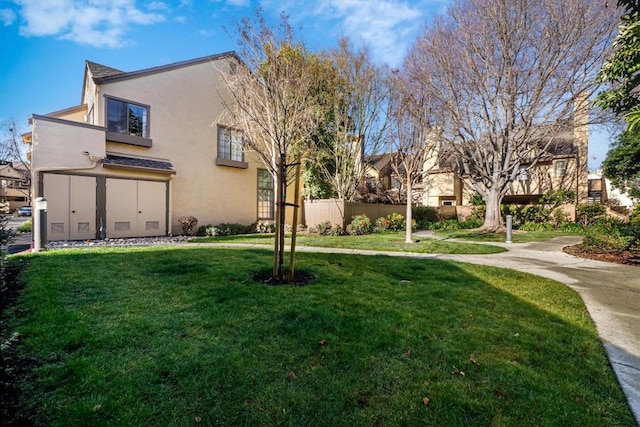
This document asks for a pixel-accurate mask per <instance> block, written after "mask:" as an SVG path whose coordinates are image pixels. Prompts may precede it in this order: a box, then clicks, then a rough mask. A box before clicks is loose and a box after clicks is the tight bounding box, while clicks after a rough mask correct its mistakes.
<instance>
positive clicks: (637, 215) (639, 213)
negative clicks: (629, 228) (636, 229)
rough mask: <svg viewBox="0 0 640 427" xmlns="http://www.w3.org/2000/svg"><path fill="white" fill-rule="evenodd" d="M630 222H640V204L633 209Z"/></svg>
mask: <svg viewBox="0 0 640 427" xmlns="http://www.w3.org/2000/svg"><path fill="white" fill-rule="evenodd" d="M629 222H631V223H632V224H635V223H640V205H638V206H637V207H636V208H635V209H634V210H633V211H631V216H630V217H629Z"/></svg>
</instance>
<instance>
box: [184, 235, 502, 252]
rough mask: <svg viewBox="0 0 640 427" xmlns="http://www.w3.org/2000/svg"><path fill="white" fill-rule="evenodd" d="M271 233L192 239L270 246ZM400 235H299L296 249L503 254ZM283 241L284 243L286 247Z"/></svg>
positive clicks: (483, 246) (491, 249)
mask: <svg viewBox="0 0 640 427" xmlns="http://www.w3.org/2000/svg"><path fill="white" fill-rule="evenodd" d="M273 238H274V237H273V234H247V235H240V236H216V237H208V238H196V239H192V242H202V243H248V244H256V245H273ZM404 239H405V235H404V232H397V233H382V234H367V235H364V236H319V235H317V234H299V235H298V236H297V240H296V241H297V243H296V244H297V245H298V246H316V247H327V248H345V249H366V250H375V251H394V252H416V253H430V254H495V253H500V252H505V251H506V249H504V248H501V247H499V246H491V245H486V244H475V243H461V242H445V241H441V240H435V239H429V238H427V237H420V236H414V237H413V240H414V243H405V242H404ZM289 242H290V238H289V237H288V238H287V242H286V244H289Z"/></svg>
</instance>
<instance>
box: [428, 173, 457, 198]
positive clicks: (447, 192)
mask: <svg viewBox="0 0 640 427" xmlns="http://www.w3.org/2000/svg"><path fill="white" fill-rule="evenodd" d="M455 181H456V176H455V174H454V173H453V172H437V173H430V174H428V175H427V176H426V177H425V179H424V193H423V199H422V200H423V202H422V203H423V204H424V205H425V206H433V207H437V206H441V205H442V199H443V198H446V199H448V200H454V201H455V200H456V192H455V190H456V188H455Z"/></svg>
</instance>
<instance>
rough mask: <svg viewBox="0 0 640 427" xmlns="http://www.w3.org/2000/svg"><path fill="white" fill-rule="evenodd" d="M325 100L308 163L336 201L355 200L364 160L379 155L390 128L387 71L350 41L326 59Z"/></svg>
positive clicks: (340, 45) (340, 43) (337, 48)
mask: <svg viewBox="0 0 640 427" xmlns="http://www.w3.org/2000/svg"><path fill="white" fill-rule="evenodd" d="M324 60H325V61H326V63H327V64H330V65H331V69H330V70H327V71H325V72H324V74H323V75H324V79H325V81H324V84H323V89H322V97H321V101H322V103H323V105H324V107H325V108H326V110H325V112H324V114H325V120H324V122H323V123H322V125H321V128H320V129H319V130H318V135H316V136H317V138H316V142H317V143H316V144H314V146H313V148H314V150H313V151H311V152H310V153H309V154H310V155H309V157H308V159H307V162H308V163H309V164H310V165H311V166H312V167H313V168H314V170H316V171H317V173H318V174H319V175H320V176H321V178H322V179H323V180H324V181H326V182H329V183H330V184H331V187H332V188H333V190H334V192H335V195H336V197H337V198H338V199H344V200H346V201H355V199H356V196H357V195H358V190H359V187H360V185H361V184H362V181H363V179H364V175H365V167H364V160H365V157H366V156H367V155H368V154H370V153H375V152H376V151H377V148H378V147H379V145H380V141H381V140H382V135H383V132H384V129H385V124H386V115H385V111H384V105H385V101H386V98H387V95H388V87H387V84H386V83H387V81H386V78H387V74H388V73H387V67H386V66H384V65H383V66H379V65H376V64H374V63H373V62H372V60H371V58H370V56H369V52H368V51H367V49H366V48H364V47H362V48H360V49H359V50H355V49H354V48H353V47H352V46H351V44H350V43H349V40H348V39H347V38H342V39H340V41H339V43H338V46H337V47H336V48H335V49H333V50H331V51H329V52H327V53H326V54H325V55H324Z"/></svg>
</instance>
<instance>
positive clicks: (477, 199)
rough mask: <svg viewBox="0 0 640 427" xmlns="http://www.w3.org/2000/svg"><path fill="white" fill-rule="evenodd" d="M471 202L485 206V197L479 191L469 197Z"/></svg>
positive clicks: (474, 204)
mask: <svg viewBox="0 0 640 427" xmlns="http://www.w3.org/2000/svg"><path fill="white" fill-rule="evenodd" d="M469 203H471V204H472V205H473V206H485V202H484V199H483V198H482V196H481V195H480V193H478V192H476V193H473V195H472V196H471V198H470V199H469Z"/></svg>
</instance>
